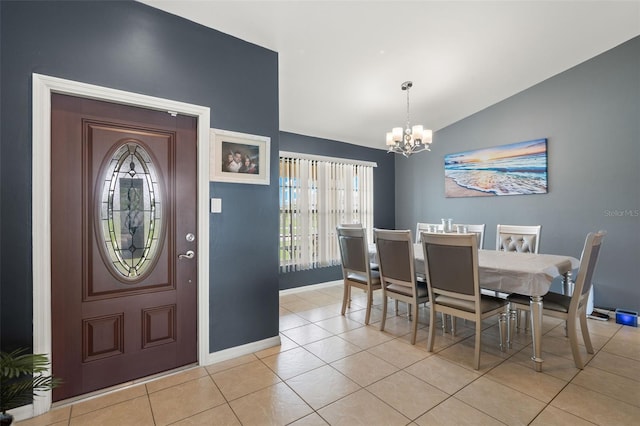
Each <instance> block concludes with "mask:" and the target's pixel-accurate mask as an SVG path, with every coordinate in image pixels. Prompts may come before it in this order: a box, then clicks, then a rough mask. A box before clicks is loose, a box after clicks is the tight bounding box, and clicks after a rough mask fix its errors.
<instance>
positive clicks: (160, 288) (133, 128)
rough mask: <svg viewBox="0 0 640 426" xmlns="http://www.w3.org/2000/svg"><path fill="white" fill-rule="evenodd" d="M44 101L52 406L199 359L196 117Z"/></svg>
mask: <svg viewBox="0 0 640 426" xmlns="http://www.w3.org/2000/svg"><path fill="white" fill-rule="evenodd" d="M51 99H52V126H51V127H52V144H51V145H52V148H51V150H52V152H51V161H52V164H51V169H52V173H51V174H52V175H51V225H52V226H51V228H52V236H51V237H52V242H51V244H52V247H51V249H52V250H51V252H52V256H51V257H52V259H51V260H52V262H51V263H52V271H51V276H52V292H51V293H52V319H53V324H52V329H53V330H52V331H53V333H52V339H53V341H52V352H53V353H52V367H53V374H54V375H55V376H58V377H60V378H62V379H63V381H64V384H63V385H62V386H61V387H59V388H56V389H55V390H54V392H53V400H54V401H57V400H61V399H65V398H69V397H71V396H75V395H80V394H83V393H87V392H91V391H93V390H96V389H101V388H105V387H109V386H112V385H115V384H118V383H123V382H127V381H130V380H133V379H136V378H139V377H144V376H147V375H150V374H154V373H158V372H161V371H165V370H168V369H172V368H176V367H179V366H182V365H186V364H189V363H193V362H195V361H196V360H197V340H196V336H197V330H196V327H197V262H196V258H195V257H194V258H192V259H186V258H180V259H179V258H178V255H179V254H181V253H185V252H187V250H193V251H195V249H196V241H188V240H187V239H186V238H185V236H186V235H187V233H192V234H194V235H197V229H196V223H197V217H196V187H197V185H196V183H197V182H196V172H197V170H196V164H197V162H196V159H197V154H196V125H197V123H196V119H195V118H192V117H183V116H177V117H173V116H171V115H170V114H167V113H164V112H158V111H152V110H147V109H143V108H135V107H130V106H123V105H116V104H111V103H108V102H101V101H94V100H88V99H81V98H75V97H72V96H66V95H58V94H54V95H52V98H51Z"/></svg>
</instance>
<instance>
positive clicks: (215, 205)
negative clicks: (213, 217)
mask: <svg viewBox="0 0 640 426" xmlns="http://www.w3.org/2000/svg"><path fill="white" fill-rule="evenodd" d="M211 213H222V198H212V199H211Z"/></svg>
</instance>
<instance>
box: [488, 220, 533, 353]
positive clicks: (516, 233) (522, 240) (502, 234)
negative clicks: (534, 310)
mask: <svg viewBox="0 0 640 426" xmlns="http://www.w3.org/2000/svg"><path fill="white" fill-rule="evenodd" d="M541 230H542V225H500V224H498V226H497V230H496V250H498V251H515V252H518V253H536V254H537V253H538V250H539V248H540V231H541ZM498 294H499V293H498V292H497V291H496V292H495V295H496V296H498ZM521 313H522V312H521V310H519V309H516V310H514V311H512V312H511V313H510V315H509V316H508V317H507V320H508V321H509V328H513V322H514V321H513V318H514V317H515V326H516V327H518V328H520V317H521V316H522V315H521ZM527 324H529V313H528V312H527V313H526V315H525V321H524V329H525V331H526V330H527ZM509 335H511V333H509ZM509 346H511V340H509Z"/></svg>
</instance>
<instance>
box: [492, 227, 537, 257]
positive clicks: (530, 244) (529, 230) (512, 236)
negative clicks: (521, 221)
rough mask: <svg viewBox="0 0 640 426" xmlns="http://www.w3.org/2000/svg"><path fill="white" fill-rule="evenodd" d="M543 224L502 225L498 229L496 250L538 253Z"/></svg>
mask: <svg viewBox="0 0 640 426" xmlns="http://www.w3.org/2000/svg"><path fill="white" fill-rule="evenodd" d="M541 230H542V225H500V224H498V227H497V230H496V250H499V251H516V252H518V253H538V249H539V248H540V231H541Z"/></svg>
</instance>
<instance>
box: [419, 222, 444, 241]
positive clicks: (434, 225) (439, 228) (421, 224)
mask: <svg viewBox="0 0 640 426" xmlns="http://www.w3.org/2000/svg"><path fill="white" fill-rule="evenodd" d="M430 228H434V229H435V230H436V232H442V231H443V227H442V224H441V223H425V222H418V224H417V225H416V243H420V233H421V232H422V231H425V232H427V231H429V229H430Z"/></svg>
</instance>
